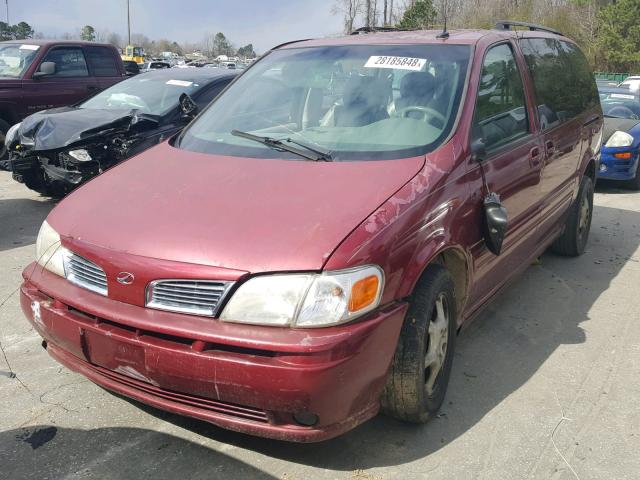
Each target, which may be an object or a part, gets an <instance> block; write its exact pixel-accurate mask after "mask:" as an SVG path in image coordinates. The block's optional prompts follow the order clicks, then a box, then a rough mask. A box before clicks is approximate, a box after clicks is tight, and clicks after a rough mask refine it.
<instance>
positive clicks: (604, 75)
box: [593, 72, 630, 82]
mask: <svg viewBox="0 0 640 480" xmlns="http://www.w3.org/2000/svg"><path fill="white" fill-rule="evenodd" d="M593 74H594V75H595V77H596V80H611V81H613V82H623V81H624V79H625V78H627V77H628V76H629V75H630V74H629V73H609V72H594V73H593Z"/></svg>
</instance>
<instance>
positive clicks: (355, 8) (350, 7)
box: [331, 0, 363, 34]
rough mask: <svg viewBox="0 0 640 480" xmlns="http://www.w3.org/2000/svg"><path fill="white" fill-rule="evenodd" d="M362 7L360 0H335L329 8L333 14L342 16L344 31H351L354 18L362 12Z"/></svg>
mask: <svg viewBox="0 0 640 480" xmlns="http://www.w3.org/2000/svg"><path fill="white" fill-rule="evenodd" d="M362 7H363V3H362V0H336V2H335V4H334V5H333V7H332V9H331V10H332V13H333V14H334V15H339V14H341V15H343V16H344V33H347V34H348V33H351V32H353V30H354V26H355V22H356V19H357V18H358V16H359V15H360V14H361V13H362Z"/></svg>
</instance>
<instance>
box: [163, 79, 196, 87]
mask: <svg viewBox="0 0 640 480" xmlns="http://www.w3.org/2000/svg"><path fill="white" fill-rule="evenodd" d="M167 85H176V86H178V87H190V86H191V85H193V82H187V81H186V80H167Z"/></svg>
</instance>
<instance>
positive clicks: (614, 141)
mask: <svg viewBox="0 0 640 480" xmlns="http://www.w3.org/2000/svg"><path fill="white" fill-rule="evenodd" d="M631 145H633V137H632V136H631V135H629V134H628V133H627V132H621V131H620V130H618V131H616V132H614V134H613V135H611V137H609V140H607V143H606V144H605V147H630V146H631Z"/></svg>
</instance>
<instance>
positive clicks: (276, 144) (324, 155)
mask: <svg viewBox="0 0 640 480" xmlns="http://www.w3.org/2000/svg"><path fill="white" fill-rule="evenodd" d="M231 135H234V136H236V137H242V138H246V139H247V140H253V141H254V142H258V143H261V144H263V145H266V146H267V147H270V148H273V149H274V150H278V151H281V152H289V153H293V154H295V155H298V156H300V157H302V158H306V159H307V160H313V161H314V162H320V161H324V162H331V161H332V160H333V158H331V154H330V153H329V152H323V151H321V150H318V149H315V148H312V147H310V146H308V145H305V144H303V143H300V142H296V141H295V140H292V139H290V138H285V139H282V140H278V139H276V138H271V137H261V136H260V135H253V134H251V133H247V132H242V131H240V130H231ZM285 142H286V143H285ZM287 143H293V144H295V145H298V146H299V147H302V148H303V149H304V150H303V149H301V148H296V147H293V146H291V145H287ZM308 152H311V154H310V153H308ZM312 154H315V155H312Z"/></svg>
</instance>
